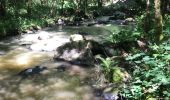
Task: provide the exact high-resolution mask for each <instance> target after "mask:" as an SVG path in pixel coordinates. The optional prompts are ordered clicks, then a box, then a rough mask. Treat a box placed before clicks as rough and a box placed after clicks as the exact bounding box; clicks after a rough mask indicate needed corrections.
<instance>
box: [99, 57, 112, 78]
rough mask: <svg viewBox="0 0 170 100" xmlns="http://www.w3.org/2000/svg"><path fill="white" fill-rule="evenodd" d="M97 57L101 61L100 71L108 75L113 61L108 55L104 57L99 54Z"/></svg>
mask: <svg viewBox="0 0 170 100" xmlns="http://www.w3.org/2000/svg"><path fill="white" fill-rule="evenodd" d="M97 58H98V59H100V60H101V61H102V63H101V67H102V71H103V72H104V74H105V75H106V76H108V75H109V73H110V71H111V70H112V67H113V62H112V60H111V58H109V57H108V58H106V59H104V58H102V57H100V56H97Z"/></svg>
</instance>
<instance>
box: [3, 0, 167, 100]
mask: <svg viewBox="0 0 170 100" xmlns="http://www.w3.org/2000/svg"><path fill="white" fill-rule="evenodd" d="M169 6H170V1H169V0H164V1H163V0H117V2H115V1H114V0H113V1H111V0H110V1H109V0H108V1H107V0H1V1H0V37H1V38H2V37H4V36H8V35H15V34H19V33H21V32H23V31H25V30H32V29H34V28H38V27H44V26H48V25H51V24H54V23H55V21H57V20H58V18H62V19H65V21H73V22H74V21H75V19H76V18H82V20H84V19H91V20H92V19H95V18H96V17H99V16H113V14H114V13H115V12H116V11H120V12H123V13H125V14H126V18H128V17H133V18H134V19H135V23H136V24H135V29H134V30H122V31H121V32H119V33H118V34H112V35H110V37H109V38H106V40H107V41H108V42H109V43H110V44H124V43H125V45H126V47H121V50H122V52H123V53H122V52H121V53H119V52H120V51H117V52H118V53H115V56H121V57H122V59H123V60H122V59H121V60H120V59H113V57H104V58H102V57H98V58H99V59H100V60H101V61H102V63H101V68H103V70H102V71H103V73H104V74H105V76H106V78H107V79H108V80H109V82H110V83H112V82H114V81H115V80H116V79H114V78H113V77H112V76H113V75H114V73H113V71H114V70H116V68H115V67H117V66H118V67H126V68H125V69H127V70H128V72H129V73H130V75H131V79H130V80H129V82H128V83H126V86H125V87H124V88H122V90H121V93H120V94H121V95H122V96H123V97H125V98H127V99H130V100H133V99H136V100H139V99H141V100H144V99H151V98H159V99H166V100H168V99H169V98H170V90H169V88H170V77H169V75H170V42H169V36H170V27H169V26H170V15H169V14H170V11H169V10H170V8H169ZM123 19H124V18H123ZM134 42H135V43H137V46H136V45H133V44H134ZM127 43H128V44H129V45H128V44H127ZM121 46H122V45H121ZM125 48H126V49H125ZM119 50H120V49H119Z"/></svg>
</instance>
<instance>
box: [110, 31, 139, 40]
mask: <svg viewBox="0 0 170 100" xmlns="http://www.w3.org/2000/svg"><path fill="white" fill-rule="evenodd" d="M140 35H141V33H140V32H138V31H132V30H122V31H120V32H119V33H113V34H111V35H110V36H109V37H108V38H107V41H110V42H112V43H117V42H123V41H135V40H137V38H139V37H140Z"/></svg>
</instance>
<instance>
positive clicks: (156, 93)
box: [122, 43, 170, 100]
mask: <svg viewBox="0 0 170 100" xmlns="http://www.w3.org/2000/svg"><path fill="white" fill-rule="evenodd" d="M150 49H152V50H153V51H154V53H151V54H150V55H148V54H145V53H138V54H135V55H130V56H128V57H127V58H126V60H127V61H128V62H129V63H130V64H131V66H133V68H134V71H133V79H132V81H131V83H130V84H129V85H128V86H127V87H126V88H124V90H123V92H122V94H123V95H124V96H125V97H126V98H129V99H137V100H138V99H149V98H153V97H154V98H163V99H167V98H170V90H169V89H168V88H169V86H170V78H169V75H170V66H169V60H170V59H169V58H170V53H169V52H170V44H169V43H163V44H161V45H152V46H150Z"/></svg>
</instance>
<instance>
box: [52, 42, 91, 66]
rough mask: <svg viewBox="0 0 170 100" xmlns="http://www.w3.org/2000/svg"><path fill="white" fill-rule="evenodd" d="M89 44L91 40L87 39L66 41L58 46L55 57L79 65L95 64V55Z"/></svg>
mask: <svg viewBox="0 0 170 100" xmlns="http://www.w3.org/2000/svg"><path fill="white" fill-rule="evenodd" d="M89 45H90V42H87V41H72V42H68V43H65V44H64V45H62V46H60V47H59V48H57V50H56V54H55V56H54V59H56V60H58V59H60V60H61V59H62V60H65V61H68V62H70V63H72V64H78V65H87V66H88V65H93V64H94V57H93V54H92V51H91V49H90V47H89Z"/></svg>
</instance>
